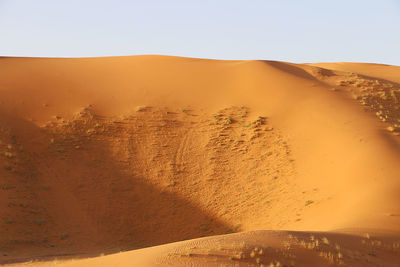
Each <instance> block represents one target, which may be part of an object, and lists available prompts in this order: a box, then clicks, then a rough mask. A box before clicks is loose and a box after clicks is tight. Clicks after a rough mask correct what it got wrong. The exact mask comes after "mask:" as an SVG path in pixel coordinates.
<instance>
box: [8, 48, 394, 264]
mask: <svg viewBox="0 0 400 267" xmlns="http://www.w3.org/2000/svg"><path fill="white" fill-rule="evenodd" d="M0 70H1V71H0V96H1V97H0V152H1V155H0V167H1V168H0V264H2V263H3V264H5V266H53V265H57V266H221V265H226V266H253V265H254V264H255V265H259V266H262V265H264V266H272V265H271V263H272V264H273V265H274V266H275V267H276V266H284V265H286V266H330V265H332V266H334V265H343V264H344V265H345V266H379V265H383V266H399V262H400V195H399V194H398V192H399V190H400V180H399V173H400V164H399V162H400V136H398V135H399V134H400V104H399V101H400V78H399V77H400V67H397V66H387V65H377V64H361V63H318V64H292V63H284V62H276V61H217V60H203V59H191V58H178V57H166V56H132V57H110V58H90V59H42V58H35V59H33V58H0ZM266 230H268V231H266ZM272 230H273V231H272ZM288 230H290V231H291V232H288ZM235 232H240V233H238V234H230V233H235ZM194 238H200V239H195V240H189V239H194ZM183 240H189V241H183ZM177 241H182V242H178V243H172V242H177ZM167 243H171V244H167ZM164 244H165V245H164ZM152 246H155V247H152ZM146 247H149V248H146ZM128 250H129V251H128ZM121 251H128V252H123V253H118V252H121ZM260 251H262V252H261V253H260ZM114 253H116V254H114ZM257 253H258V254H257ZM107 254H111V255H108V256H102V255H107ZM55 258H57V259H55ZM83 258H88V259H83ZM35 259H36V260H35ZM278 262H279V264H278Z"/></svg>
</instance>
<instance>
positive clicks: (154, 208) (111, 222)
mask: <svg viewBox="0 0 400 267" xmlns="http://www.w3.org/2000/svg"><path fill="white" fill-rule="evenodd" d="M6 117H7V115H3V114H1V117H0V120H2V121H4V120H5V118H6ZM10 118H11V117H10ZM11 120H12V121H13V123H12V124H9V127H13V125H18V127H17V126H15V127H16V130H15V131H13V136H14V137H13V138H15V139H16V142H17V143H18V145H21V146H23V147H24V150H23V151H20V152H18V153H16V155H15V157H14V161H15V162H14V163H13V164H14V165H15V169H16V171H15V172H9V171H7V170H4V169H2V170H1V172H5V173H6V174H7V175H6V178H0V179H2V180H0V184H9V185H12V186H13V188H16V189H15V190H14V189H9V190H8V191H7V195H6V198H7V201H8V202H15V203H16V205H15V206H13V207H11V208H8V209H3V210H1V211H0V217H1V218H3V219H4V218H6V217H12V218H13V223H12V224H10V225H6V226H7V227H3V230H2V232H0V233H1V235H0V252H2V253H3V254H4V255H7V256H2V258H0V264H1V263H7V262H22V261H26V260H30V259H35V258H36V259H41V260H52V259H53V258H54V257H60V256H68V257H87V256H88V255H97V256H98V255H100V254H102V253H105V254H108V253H114V252H119V251H126V250H132V249H138V248H143V247H148V246H155V245H160V244H165V243H170V242H175V241H181V240H187V239H192V238H198V237H203V236H210V235H217V234H225V233H228V232H231V231H232V230H231V229H232V228H231V227H230V226H229V225H227V224H226V223H223V222H221V221H220V220H218V218H215V217H213V216H212V215H210V214H209V213H207V211H206V210H203V209H201V208H199V207H198V206H197V205H196V204H194V203H191V202H189V201H187V200H185V199H184V198H182V197H180V196H178V195H177V193H176V192H174V190H171V189H170V188H169V187H168V186H163V185H160V186H158V185H154V184H149V183H148V182H147V181H148V179H151V177H147V178H148V179H145V177H142V176H140V175H138V174H137V173H131V171H130V170H129V169H127V168H126V166H127V164H128V163H127V162H123V161H121V159H119V158H115V157H114V156H113V148H112V146H111V145H110V144H109V143H107V142H106V141H104V140H103V139H102V138H101V137H99V138H95V137H93V136H92V137H85V138H86V141H85V140H83V139H84V137H79V138H80V139H81V140H80V147H79V149H78V148H77V147H78V146H76V145H74V144H73V141H74V138H75V139H77V138H78V137H77V136H72V135H71V136H68V134H66V133H65V132H59V133H54V132H52V131H50V130H49V129H46V128H40V127H38V126H36V125H35V124H33V123H32V122H29V121H26V120H24V119H21V118H16V117H12V119H11ZM7 121H8V119H7ZM0 122H1V121H0ZM29 135H31V138H29ZM32 142H34V144H32ZM131 160H132V161H140V159H139V158H135V157H134V158H132V159H131ZM14 165H13V166H14ZM21 166H23V167H21ZM7 177H8V178H7ZM20 203H23V204H20ZM29 210H30V211H32V212H31V213H30V212H29ZM1 223H2V224H4V223H5V222H4V220H3V221H1ZM21 233H22V234H21Z"/></svg>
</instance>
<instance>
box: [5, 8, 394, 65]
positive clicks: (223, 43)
mask: <svg viewBox="0 0 400 267" xmlns="http://www.w3.org/2000/svg"><path fill="white" fill-rule="evenodd" d="M138 54H162V55H176V56H188V57H200V58H216V59H270V60H283V61H290V62H328V61H352V62H376V63H387V64H394V65H400V0H332V1H327V0H302V1H300V0H240V1H239V0H197V1H193V0H142V1H138V0H131V1H129V0H125V1H124V0H108V1H106V0H0V55H1V56H35V57H36V56H42V57H91V56H117V55H138Z"/></svg>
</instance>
